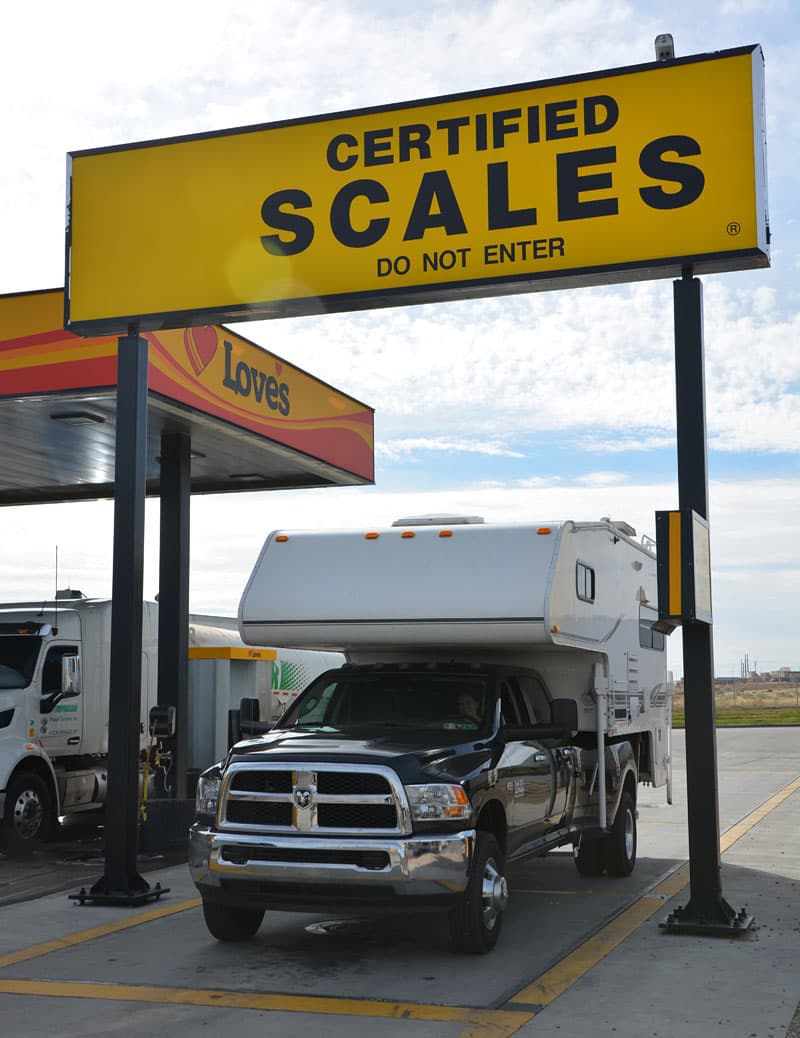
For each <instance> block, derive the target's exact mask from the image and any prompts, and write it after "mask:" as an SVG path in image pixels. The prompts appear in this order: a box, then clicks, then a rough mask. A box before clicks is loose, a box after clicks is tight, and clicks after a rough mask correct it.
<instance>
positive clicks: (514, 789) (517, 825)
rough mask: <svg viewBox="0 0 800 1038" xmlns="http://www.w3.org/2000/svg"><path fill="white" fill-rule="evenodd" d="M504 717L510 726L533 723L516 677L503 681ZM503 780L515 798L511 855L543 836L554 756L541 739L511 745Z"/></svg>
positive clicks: (502, 764)
mask: <svg viewBox="0 0 800 1038" xmlns="http://www.w3.org/2000/svg"><path fill="white" fill-rule="evenodd" d="M500 702H501V707H502V717H503V720H504V721H505V723H506V724H509V725H527V724H531V723H532V722H531V719H530V718H529V716H528V711H527V708H526V706H525V703H524V701H523V699H522V695H521V693H520V687H519V683H518V681H517V678H516V677H513V676H508V677H507V676H504V677H502V678H501V679H500ZM500 768H501V773H500V775H499V780H500V781H501V782H504V784H505V787H506V790H507V792H508V794H509V797H510V798H511V805H512V806H511V818H512V823H511V824H512V831H511V832H509V847H508V849H509V852H510V853H512V854H513V852H514V851H515V850H517V849H518V848H519V847H521V846H524V845H525V844H527V843H530V842H531V841H532V840H535V839H537V838H538V837H540V836H542V835H543V833H544V831H545V828H546V826H547V818H548V815H549V812H550V805H551V803H552V800H553V764H552V753H551V751H550V750H548V749H547V748H546V747H545V746H543V745H542V744H541V743H540V742H539V741H538V740H529V741H527V742H517V741H514V742H507V743H506V746H505V750H504V752H503V756H502V758H501V761H500Z"/></svg>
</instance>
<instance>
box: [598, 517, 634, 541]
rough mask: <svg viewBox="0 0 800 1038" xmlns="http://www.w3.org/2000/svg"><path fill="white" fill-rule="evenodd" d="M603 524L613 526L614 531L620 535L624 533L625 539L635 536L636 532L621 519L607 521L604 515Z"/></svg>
mask: <svg viewBox="0 0 800 1038" xmlns="http://www.w3.org/2000/svg"><path fill="white" fill-rule="evenodd" d="M603 522H604V523H608V524H609V525H610V526H613V527H614V529H615V530H619V532H620V533H624V534H625V536H626V537H635V536H636V530H634V528H633V527H632V526H631V525H630V523H624V522H623V521H622V520H621V519H609V517H608V516H607V515H604V516H603Z"/></svg>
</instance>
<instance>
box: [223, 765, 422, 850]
mask: <svg viewBox="0 0 800 1038" xmlns="http://www.w3.org/2000/svg"><path fill="white" fill-rule="evenodd" d="M219 827H220V828H221V829H224V830H238V831H242V830H245V829H246V830H248V831H250V832H252V831H253V830H259V831H264V832H270V831H272V832H276V833H284V834H285V833H287V832H296V833H304V834H309V833H313V834H324V833H337V834H339V835H345V834H352V835H364V834H376V835H386V834H391V835H400V834H404V833H409V832H410V831H411V822H410V815H409V809H408V803H407V800H406V796H405V791H404V790H403V787H402V785H401V784H400V781H399V779H398V777H397V775H396V774H395V773H394V772H393V771H392V770H391V769H390V768H384V767H382V766H380V765H375V766H371V765H361V764H358V765H356V764H354V765H350V766H349V767H348V768H347V769H346V770H345V769H343V768H342V766H341V764H316V763H305V762H298V763H297V764H294V763H293V764H291V765H287V764H284V763H281V764H274V765H270V764H265V763H260V762H259V763H255V762H254V763H252V764H250V763H242V764H233V765H231V767H230V769H229V770H228V774H227V776H226V778H225V783H224V785H223V791H222V797H221V799H220V812H219Z"/></svg>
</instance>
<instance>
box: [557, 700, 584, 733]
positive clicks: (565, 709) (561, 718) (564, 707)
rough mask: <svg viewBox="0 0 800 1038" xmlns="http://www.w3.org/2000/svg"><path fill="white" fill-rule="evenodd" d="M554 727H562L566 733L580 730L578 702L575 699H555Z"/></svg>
mask: <svg viewBox="0 0 800 1038" xmlns="http://www.w3.org/2000/svg"><path fill="white" fill-rule="evenodd" d="M553 727H554V728H560V729H561V730H562V731H563V732H564V734H565V735H572V733H573V732H577V730H578V704H577V703H576V702H575V700H574V699H554V700H553Z"/></svg>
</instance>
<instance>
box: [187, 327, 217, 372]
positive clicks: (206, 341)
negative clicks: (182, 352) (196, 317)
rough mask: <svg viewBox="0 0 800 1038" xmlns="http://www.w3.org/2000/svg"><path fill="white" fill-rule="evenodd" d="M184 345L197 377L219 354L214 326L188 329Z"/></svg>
mask: <svg viewBox="0 0 800 1038" xmlns="http://www.w3.org/2000/svg"><path fill="white" fill-rule="evenodd" d="M183 344H184V346H185V347H186V355H187V356H188V358H189V363H190V364H191V365H192V370H193V371H194V373H195V375H199V374H200V373H201V372H202V371H205V369H206V368H207V367H208V365H209V364H210V363H211V358H212V357H213V356H214V354H215V353H216V352H217V329H216V328H214V327H213V326H212V325H198V327H197V328H187V329H186V330H185V331H184V333H183Z"/></svg>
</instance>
